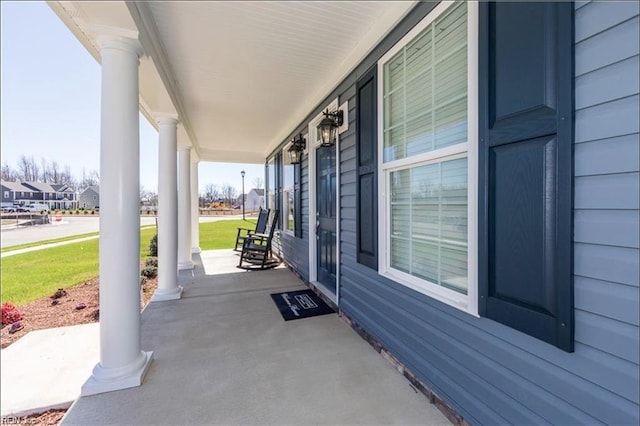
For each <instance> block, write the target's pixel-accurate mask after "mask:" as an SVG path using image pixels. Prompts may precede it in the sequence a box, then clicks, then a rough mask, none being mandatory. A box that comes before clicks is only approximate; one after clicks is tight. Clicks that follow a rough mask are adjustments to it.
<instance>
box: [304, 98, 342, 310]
mask: <svg viewBox="0 0 640 426" xmlns="http://www.w3.org/2000/svg"><path fill="white" fill-rule="evenodd" d="M327 108H328V109H329V111H336V110H338V98H335V99H334V100H333V101H332V102H331V103H329V104H328V105H326V106H325V107H324V108H323V111H325V110H326V109H327ZM323 118H324V115H323V114H322V112H320V114H318V115H316V116H315V118H314V119H313V120H311V121H310V122H309V144H308V148H307V150H308V160H307V164H308V165H309V166H308V167H309V282H310V283H311V284H313V286H314V287H316V288H317V289H318V290H320V291H321V292H322V294H324V295H325V296H327V297H328V298H329V299H330V300H331V301H332V302H333V303H335V304H336V305H339V302H340V135H339V134H338V135H336V293H335V294H333V293H332V292H330V291H328V289H326V288H325V286H324V285H322V283H320V282H319V281H318V257H317V256H318V241H317V238H316V212H317V208H316V202H317V196H316V191H317V188H316V183H317V170H316V166H317V165H316V150H317V149H318V147H319V146H320V140H319V139H318V132H317V131H316V128H317V126H318V124H320V121H321V120H322V119H323Z"/></svg>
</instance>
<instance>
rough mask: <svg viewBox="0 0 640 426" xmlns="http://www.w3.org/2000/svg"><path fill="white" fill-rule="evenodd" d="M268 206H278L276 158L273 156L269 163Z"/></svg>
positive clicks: (271, 207)
mask: <svg viewBox="0 0 640 426" xmlns="http://www.w3.org/2000/svg"><path fill="white" fill-rule="evenodd" d="M267 208H269V209H271V210H273V209H275V208H276V159H275V157H272V158H271V159H270V160H269V161H268V163H267Z"/></svg>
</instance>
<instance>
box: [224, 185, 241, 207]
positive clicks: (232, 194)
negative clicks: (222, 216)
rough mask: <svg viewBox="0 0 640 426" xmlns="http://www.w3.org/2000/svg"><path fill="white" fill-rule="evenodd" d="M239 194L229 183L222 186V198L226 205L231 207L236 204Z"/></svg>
mask: <svg viewBox="0 0 640 426" xmlns="http://www.w3.org/2000/svg"><path fill="white" fill-rule="evenodd" d="M237 194H238V190H237V189H236V188H235V187H233V186H231V185H229V184H228V183H225V184H224V185H222V198H223V200H224V203H225V204H227V205H229V206H231V205H233V204H235V201H236V198H237Z"/></svg>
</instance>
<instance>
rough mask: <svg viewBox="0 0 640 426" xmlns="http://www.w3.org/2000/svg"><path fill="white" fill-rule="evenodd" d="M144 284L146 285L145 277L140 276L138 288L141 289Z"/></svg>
mask: <svg viewBox="0 0 640 426" xmlns="http://www.w3.org/2000/svg"><path fill="white" fill-rule="evenodd" d="M146 283H147V277H145V276H144V275H140V287H142V286H143V285H145V284H146Z"/></svg>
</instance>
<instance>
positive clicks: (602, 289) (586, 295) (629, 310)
mask: <svg viewBox="0 0 640 426" xmlns="http://www.w3.org/2000/svg"><path fill="white" fill-rule="evenodd" d="M574 284H575V289H576V297H575V307H576V309H580V310H582V311H585V312H592V313H594V314H598V315H602V316H603V317H606V318H611V319H613V320H617V321H620V322H624V323H627V324H631V325H634V326H636V327H638V326H640V318H638V315H637V314H636V313H635V312H634V309H636V308H637V307H638V306H639V305H640V289H639V288H638V287H634V286H626V285H620V284H618V283H613V282H609V281H602V280H597V279H594V278H587V277H579V276H576V277H575V283H574Z"/></svg>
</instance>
